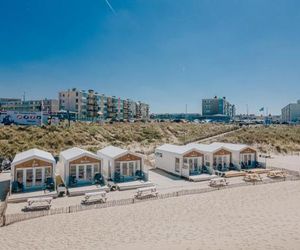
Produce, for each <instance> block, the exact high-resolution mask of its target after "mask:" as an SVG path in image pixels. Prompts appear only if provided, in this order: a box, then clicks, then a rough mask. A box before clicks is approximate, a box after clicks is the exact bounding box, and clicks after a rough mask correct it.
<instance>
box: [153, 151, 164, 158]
mask: <svg viewBox="0 0 300 250" xmlns="http://www.w3.org/2000/svg"><path fill="white" fill-rule="evenodd" d="M155 156H157V157H160V158H162V157H163V154H162V153H159V152H155Z"/></svg>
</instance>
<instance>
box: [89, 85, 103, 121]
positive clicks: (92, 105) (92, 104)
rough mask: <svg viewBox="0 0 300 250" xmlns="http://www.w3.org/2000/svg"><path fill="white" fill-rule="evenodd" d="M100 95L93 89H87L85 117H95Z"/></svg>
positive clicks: (98, 108)
mask: <svg viewBox="0 0 300 250" xmlns="http://www.w3.org/2000/svg"><path fill="white" fill-rule="evenodd" d="M99 97H100V95H99V94H98V93H97V92H95V91H94V90H92V89H90V90H88V95H87V117H97V116H98V112H99V111H100V105H99Z"/></svg>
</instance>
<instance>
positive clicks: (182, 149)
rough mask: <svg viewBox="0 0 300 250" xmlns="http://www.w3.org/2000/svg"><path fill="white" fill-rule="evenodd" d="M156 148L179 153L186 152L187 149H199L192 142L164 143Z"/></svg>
mask: <svg viewBox="0 0 300 250" xmlns="http://www.w3.org/2000/svg"><path fill="white" fill-rule="evenodd" d="M156 149H157V150H161V151H166V152H171V153H175V154H180V155H182V154H186V153H188V152H189V151H192V150H197V151H199V149H198V148H196V147H194V145H193V144H187V145H173V144H164V145H161V146H160V147H158V148H156Z"/></svg>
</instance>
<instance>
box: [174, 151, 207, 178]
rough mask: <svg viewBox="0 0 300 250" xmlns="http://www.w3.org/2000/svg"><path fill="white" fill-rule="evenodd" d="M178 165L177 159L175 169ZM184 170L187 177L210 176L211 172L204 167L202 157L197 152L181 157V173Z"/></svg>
mask: <svg viewBox="0 0 300 250" xmlns="http://www.w3.org/2000/svg"><path fill="white" fill-rule="evenodd" d="M179 164H180V161H179V159H176V160H175V169H176V168H178V165H179ZM186 170H188V176H194V175H201V174H212V172H213V171H212V169H211V168H210V167H208V166H205V165H204V155H203V154H202V153H200V152H198V151H192V152H189V153H187V154H185V155H184V156H183V172H186ZM184 175H187V174H184ZM186 177H187V176H186Z"/></svg>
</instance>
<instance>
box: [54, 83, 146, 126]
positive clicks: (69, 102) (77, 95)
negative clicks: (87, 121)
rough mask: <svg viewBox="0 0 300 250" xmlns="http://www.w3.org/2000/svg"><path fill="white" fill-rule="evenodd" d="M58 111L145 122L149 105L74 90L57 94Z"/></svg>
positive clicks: (93, 92) (89, 116) (84, 115)
mask: <svg viewBox="0 0 300 250" xmlns="http://www.w3.org/2000/svg"><path fill="white" fill-rule="evenodd" d="M59 107H60V110H65V111H72V112H75V113H77V114H78V116H80V117H88V118H94V117H99V118H102V119H112V120H126V121H128V120H130V119H142V120H147V119H149V117H150V114H149V105H148V104H145V103H142V102H134V101H132V100H130V99H126V100H122V99H121V98H118V97H116V96H105V95H103V94H98V93H97V92H95V91H94V90H88V91H87V92H86V91H83V90H78V89H76V88H74V89H71V90H67V91H61V92H59Z"/></svg>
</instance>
